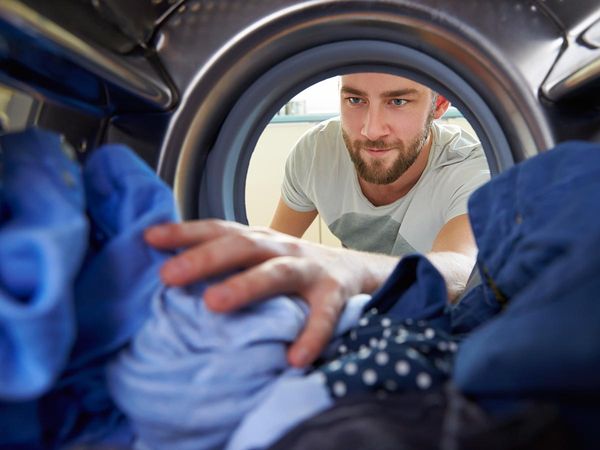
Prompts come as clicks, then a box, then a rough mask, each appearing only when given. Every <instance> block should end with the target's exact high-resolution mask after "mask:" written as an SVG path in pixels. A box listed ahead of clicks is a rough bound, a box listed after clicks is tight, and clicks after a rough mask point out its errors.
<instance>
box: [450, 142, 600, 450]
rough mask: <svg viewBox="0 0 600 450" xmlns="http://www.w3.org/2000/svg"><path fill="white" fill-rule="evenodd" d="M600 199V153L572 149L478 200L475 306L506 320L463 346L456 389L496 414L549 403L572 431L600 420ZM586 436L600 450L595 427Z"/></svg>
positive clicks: (573, 145) (533, 163)
mask: <svg viewBox="0 0 600 450" xmlns="http://www.w3.org/2000/svg"><path fill="white" fill-rule="evenodd" d="M599 192H600V146H598V145H595V144H589V143H582V142H570V143H565V144H561V145H559V146H557V147H556V148H555V149H553V150H551V151H548V152H547V153H544V154H542V155H539V156H537V157H535V158H533V159H531V160H529V161H526V162H524V163H522V164H519V165H517V166H516V167H514V168H513V169H511V170H509V171H507V172H506V173H504V174H502V175H500V176H498V177H496V178H495V179H494V180H492V181H491V182H490V183H488V184H487V185H485V186H483V187H482V188H480V189H479V190H478V191H477V192H475V193H474V194H473V196H472V197H471V200H470V202H469V215H470V218H471V222H472V225H473V231H474V233H475V238H476V240H477V244H478V247H479V255H478V267H479V270H480V271H481V276H482V278H483V284H482V288H481V290H480V296H479V298H480V300H481V301H480V302H479V303H478V304H477V303H475V302H474V303H473V305H474V308H480V309H488V311H489V310H490V309H494V308H496V309H497V308H502V309H503V312H502V313H501V314H499V315H498V316H497V317H495V318H494V319H492V320H489V321H487V323H485V324H483V325H481V326H480V327H479V328H476V329H475V331H473V332H472V333H471V334H470V335H469V336H468V337H466V338H465V340H464V341H463V343H462V344H461V347H460V349H459V352H458V355H457V359H456V362H455V368H454V381H455V383H456V384H457V386H458V387H459V388H460V389H461V390H462V391H463V392H465V393H467V394H469V395H471V396H473V397H474V398H477V399H479V401H481V402H485V403H486V405H488V407H489V408H490V410H492V411H494V410H497V408H495V407H494V405H495V406H500V405H502V408H505V407H506V406H507V403H510V402H511V401H513V404H514V405H517V404H518V400H522V399H538V400H539V399H543V400H548V399H549V400H551V401H554V402H557V403H558V404H560V405H561V406H562V407H563V408H564V410H565V411H566V412H568V413H566V414H565V417H566V418H567V419H572V422H573V423H577V424H582V423H585V420H587V421H588V422H589V421H590V420H591V421H593V420H596V421H597V420H599V419H600V406H598V405H599V403H598V396H599V394H600V377H598V373H599V372H600V326H599V325H598V324H599V323H600V302H598V299H597V297H598V293H599V292H600V278H599V277H598V273H600V214H598V211H600V195H598V193H599ZM490 399H495V400H498V399H503V400H504V401H503V402H501V403H500V402H495V403H490V402H489V400H490ZM582 410H583V411H585V412H584V413H583V414H582V413H581V411H582ZM584 419H585V420H584ZM580 432H581V433H580V434H581V435H582V436H584V437H585V439H586V443H587V444H588V447H590V448H593V447H595V448H598V447H597V446H598V445H599V444H600V439H599V438H598V437H597V436H596V431H595V429H594V428H593V427H589V425H588V427H585V426H584V427H583V429H581V430H580Z"/></svg>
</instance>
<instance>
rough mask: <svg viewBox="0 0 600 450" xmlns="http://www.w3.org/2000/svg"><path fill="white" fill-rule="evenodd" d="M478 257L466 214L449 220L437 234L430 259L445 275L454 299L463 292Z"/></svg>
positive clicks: (449, 297)
mask: <svg viewBox="0 0 600 450" xmlns="http://www.w3.org/2000/svg"><path fill="white" fill-rule="evenodd" d="M476 257H477V245H476V244H475V239H474V237H473V232H472V231H471V224H470V223H469V217H468V216H467V214H462V215H460V216H456V217H454V218H452V219H450V220H449V221H448V222H447V223H446V224H445V225H444V226H443V227H442V229H441V230H440V231H439V233H438V234H437V236H436V238H435V240H434V242H433V245H432V247H431V252H429V253H428V254H427V258H428V259H429V260H430V261H431V263H432V264H433V265H434V266H435V267H436V268H437V269H438V270H439V271H440V273H441V274H442V276H443V277H444V280H445V282H446V287H447V289H448V299H449V300H450V301H451V302H452V301H454V300H456V298H457V297H458V296H459V295H460V294H461V293H462V292H463V291H464V289H465V286H466V284H467V281H468V279H469V276H470V275H471V271H472V270H473V267H474V266H475V260H476Z"/></svg>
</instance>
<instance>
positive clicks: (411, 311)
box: [0, 130, 600, 450]
mask: <svg viewBox="0 0 600 450" xmlns="http://www.w3.org/2000/svg"><path fill="white" fill-rule="evenodd" d="M0 148H1V150H0V171H1V172H0V180H1V183H0V214H1V215H0V219H1V221H0V358H1V361H2V372H1V373H0V448H11V449H18V448H45V449H46V448H68V447H69V446H76V445H80V444H81V445H82V444H86V445H94V444H102V445H111V446H112V448H129V447H132V446H136V447H137V448H157V449H161V448H169V449H228V450H250V449H267V448H273V449H294V448H298V449H301V448H328V449H338V448H339V449H342V448H350V447H352V448H361V449H362V448H364V449H369V448H378V449H380V448H381V449H383V448H404V447H411V448H420V449H428V448H432V449H433V448H447V449H451V448H464V449H468V448H473V449H475V448H484V447H482V446H483V445H485V448H503V449H509V448H513V449H517V448H544V449H545V450H549V449H559V448H576V447H580V448H590V449H592V448H597V447H598V444H599V443H600V439H599V438H598V437H597V436H596V435H595V429H594V424H596V423H599V422H598V421H599V420H600V403H599V402H598V398H597V397H598V396H599V394H600V378H598V376H597V373H598V372H599V370H600V327H598V325H597V324H598V322H599V321H600V302H598V301H597V299H596V296H597V295H598V294H597V293H598V292H600V277H598V276H597V273H598V271H600V252H598V249H600V216H599V215H597V214H595V212H596V211H598V210H599V209H600V196H598V195H597V192H600V147H599V146H598V145H593V144H589V143H583V142H570V143H565V144H561V145H559V146H557V147H556V148H555V149H552V150H551V151H548V152H546V153H543V154H541V155H539V156H537V157H535V158H532V159H531V160H529V161H526V162H523V163H521V164H518V165H517V166H515V167H514V168H512V169H510V170H508V171H507V172H505V173H503V174H501V175H499V176H497V177H495V178H494V179H493V180H492V181H491V182H489V183H487V184H486V185H484V186H483V187H482V188H480V189H479V190H478V191H476V192H475V193H474V194H473V195H472V197H471V200H470V202H469V215H470V219H471V223H472V227H473V231H474V234H475V237H476V240H477V244H478V247H479V254H478V260H477V269H476V272H477V273H476V275H478V276H479V277H480V278H481V283H479V284H475V285H474V286H472V287H471V288H470V289H469V290H468V291H467V292H466V294H465V296H464V297H463V298H462V299H461V301H460V302H459V303H458V304H457V305H452V306H451V305H448V302H447V298H446V289H445V285H444V282H443V279H442V277H441V275H440V274H439V273H438V272H437V270H436V269H435V268H434V267H433V265H432V264H431V263H429V261H428V260H427V259H426V258H425V257H424V256H422V255H419V254H412V255H407V256H406V257H403V258H402V260H401V261H400V263H399V264H398V266H397V267H396V269H395V271H394V273H393V274H392V275H391V277H390V278H389V279H388V280H387V282H386V283H385V285H384V286H382V287H381V289H380V290H379V291H378V292H376V293H375V294H374V295H373V297H372V298H371V297H369V296H364V295H363V296H357V297H354V298H352V299H349V301H348V305H347V307H346V309H345V311H344V313H343V315H342V318H341V320H340V323H339V324H338V327H337V330H336V333H335V336H334V339H333V340H332V342H331V343H330V345H329V347H328V348H327V349H326V351H325V352H324V353H323V354H322V355H321V358H320V359H319V360H318V361H317V362H316V363H315V364H314V365H313V366H312V367H310V368H307V369H305V370H299V369H293V368H290V367H289V366H288V365H287V362H286V356H285V355H286V349H287V346H288V345H289V344H290V343H291V342H293V341H294V339H295V338H296V336H297V335H298V333H299V332H300V331H301V330H302V327H303V325H304V322H305V320H306V317H307V307H306V305H305V304H304V303H303V302H302V301H301V300H299V299H296V298H292V297H287V296H278V297H274V298H271V299H268V300H266V301H264V302H260V303H258V304H256V305H253V306H251V307H248V308H246V309H244V310H241V311H238V312H236V313H232V314H225V315H224V314H215V313H212V312H210V311H209V310H208V309H207V308H206V307H205V306H204V304H203V298H202V295H203V292H204V289H205V288H206V286H207V285H208V284H209V283H210V280H208V281H205V282H200V283H197V284H195V285H192V286H188V287H184V288H167V287H165V286H162V285H161V284H160V281H159V278H158V267H159V266H160V264H161V263H162V262H163V261H164V259H165V258H166V257H167V256H168V255H166V254H161V253H159V252H157V251H155V250H153V249H151V248H149V247H147V246H146V245H145V244H144V242H143V239H142V233H143V230H144V229H145V228H146V227H147V226H149V225H152V224H156V223H161V222H167V221H175V220H178V218H177V213H176V210H175V206H174V204H173V198H172V193H171V191H170V189H169V188H168V187H167V186H166V185H165V184H164V183H162V182H161V181H160V180H159V179H158V177H156V175H155V174H154V173H153V172H152V171H151V170H150V169H149V168H148V167H147V166H146V165H145V164H144V163H143V162H142V161H141V160H140V159H139V158H137V157H136V156H135V155H134V154H133V153H132V152H131V151H129V150H128V149H126V148H125V147H123V146H119V145H106V146H103V147H100V148H98V149H96V150H94V151H93V152H92V154H91V155H90V156H89V158H88V159H87V160H86V161H85V162H84V163H83V165H82V169H80V166H79V164H78V163H77V162H75V161H74V160H73V159H72V158H70V157H69V156H68V155H67V154H66V153H65V150H64V145H62V143H61V141H60V139H59V138H58V137H57V136H55V135H54V134H52V133H48V132H44V131H41V130H28V131H26V132H23V133H19V134H14V135H4V136H1V137H0ZM403 446H404V447H403Z"/></svg>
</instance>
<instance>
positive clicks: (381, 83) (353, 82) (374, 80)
mask: <svg viewBox="0 0 600 450" xmlns="http://www.w3.org/2000/svg"><path fill="white" fill-rule="evenodd" d="M340 87H341V89H342V90H345V91H355V92H357V91H360V92H363V93H365V94H369V95H378V96H380V95H388V94H394V93H396V92H405V93H407V94H410V93H413V94H420V93H424V92H428V91H429V88H428V87H427V86H425V85H423V84H420V83H417V82H416V81H413V80H411V79H409V78H404V77H400V76H397V75H391V74H386V73H353V74H349V75H342V77H341V83H340Z"/></svg>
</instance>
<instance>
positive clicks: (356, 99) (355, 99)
mask: <svg viewBox="0 0 600 450" xmlns="http://www.w3.org/2000/svg"><path fill="white" fill-rule="evenodd" d="M346 100H347V101H348V103H350V104H351V105H358V104H359V103H361V102H362V99H361V98H359V97H348V98H347V99H346Z"/></svg>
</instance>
